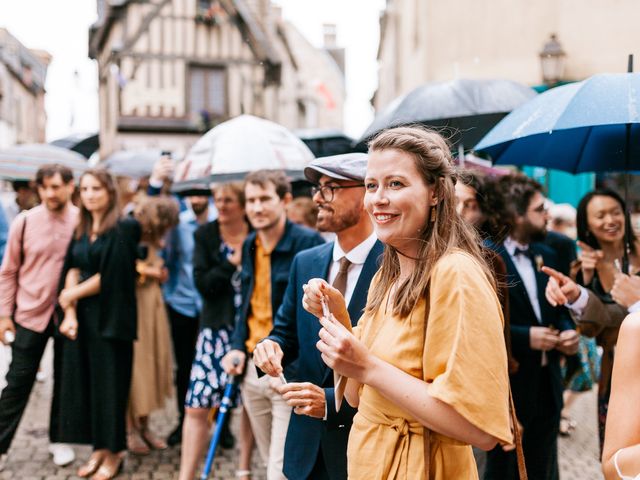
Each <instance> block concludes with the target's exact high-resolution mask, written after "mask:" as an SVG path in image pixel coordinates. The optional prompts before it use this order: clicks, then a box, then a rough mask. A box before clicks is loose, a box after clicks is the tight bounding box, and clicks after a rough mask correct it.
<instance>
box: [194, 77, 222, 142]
mask: <svg viewBox="0 0 640 480" xmlns="http://www.w3.org/2000/svg"><path fill="white" fill-rule="evenodd" d="M189 113H190V115H191V118H192V119H194V120H195V121H196V123H202V125H201V126H202V129H203V130H208V129H209V128H210V127H211V126H213V124H215V123H218V122H219V121H220V120H224V119H226V117H227V78H226V71H225V69H224V68H222V67H209V68H207V67H192V68H191V69H190V70H189Z"/></svg>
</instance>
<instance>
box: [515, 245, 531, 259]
mask: <svg viewBox="0 0 640 480" xmlns="http://www.w3.org/2000/svg"><path fill="white" fill-rule="evenodd" d="M518 255H524V256H525V257H527V258H531V250H530V249H529V248H528V247H527V248H518V247H516V249H515V250H514V251H513V256H514V257H517V256H518Z"/></svg>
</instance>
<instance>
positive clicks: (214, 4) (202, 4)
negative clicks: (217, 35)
mask: <svg viewBox="0 0 640 480" xmlns="http://www.w3.org/2000/svg"><path fill="white" fill-rule="evenodd" d="M196 2H197V6H196V21H197V22H200V23H204V24H206V25H219V24H221V23H222V21H223V20H224V18H225V17H226V12H225V11H224V8H222V5H220V2H219V0H196Z"/></svg>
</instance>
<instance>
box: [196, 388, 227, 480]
mask: <svg viewBox="0 0 640 480" xmlns="http://www.w3.org/2000/svg"><path fill="white" fill-rule="evenodd" d="M235 387H236V379H235V377H231V379H230V380H229V383H227V386H226V387H225V389H224V395H223V396H222V401H221V402H220V408H219V409H218V417H217V418H216V429H215V431H214V432H213V438H212V439H211V443H210V444H209V451H208V452H207V458H206V460H205V463H204V468H203V469H202V475H201V476H200V480H207V478H208V477H209V474H210V473H211V467H212V465H213V459H214V458H215V456H216V449H217V447H218V443H220V437H221V435H222V426H223V425H224V422H225V420H226V417H227V414H228V413H229V408H230V407H231V401H232V399H233V395H234V392H235Z"/></svg>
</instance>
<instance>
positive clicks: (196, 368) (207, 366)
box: [185, 327, 231, 408]
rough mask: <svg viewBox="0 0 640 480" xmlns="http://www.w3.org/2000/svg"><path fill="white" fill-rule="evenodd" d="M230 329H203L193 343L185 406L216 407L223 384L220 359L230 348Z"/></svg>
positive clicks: (220, 398)
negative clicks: (193, 357) (193, 348)
mask: <svg viewBox="0 0 640 480" xmlns="http://www.w3.org/2000/svg"><path fill="white" fill-rule="evenodd" d="M230 337H231V329H228V328H224V327H223V328H220V329H218V330H214V329H211V328H203V329H202V330H200V333H199V335H198V341H197V343H196V356H195V359H194V360H193V364H192V365H191V375H190V379H189V390H188V391H187V397H186V399H185V407H187V408H213V407H218V406H219V405H220V402H221V400H222V395H223V394H224V387H225V386H226V384H227V374H226V373H225V371H224V370H223V369H222V366H221V365H220V360H222V357H224V356H225V355H226V353H227V352H228V351H229V350H230V349H231V346H230Z"/></svg>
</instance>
